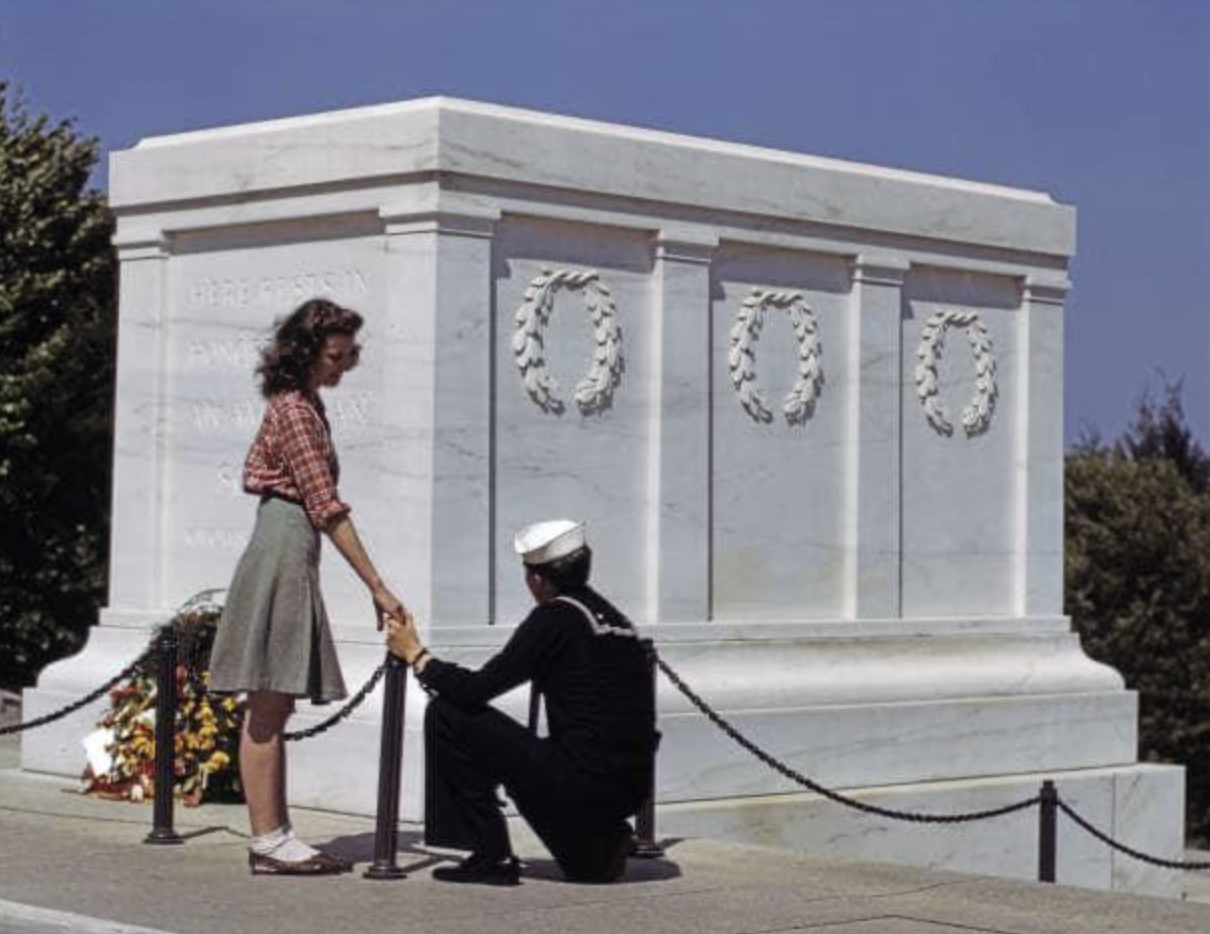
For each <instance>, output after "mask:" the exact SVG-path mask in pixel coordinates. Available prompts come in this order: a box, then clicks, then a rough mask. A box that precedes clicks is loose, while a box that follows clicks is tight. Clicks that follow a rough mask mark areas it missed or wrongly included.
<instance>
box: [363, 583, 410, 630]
mask: <svg viewBox="0 0 1210 934" xmlns="http://www.w3.org/2000/svg"><path fill="white" fill-rule="evenodd" d="M370 593H371V595H372V596H373V598H374V613H375V615H376V616H377V617H378V631H379V632H382V624H383V622H384V621H385V620H386V619H387V618H388V617H389V618H391V619H395V620H398V621H399V622H401V623H410V622H411V621H412V614H411V613H409V612H408V608H407V607H406V606H404V605H403V603H402V601H400V599H399V598H398V597H396V596H395V595H394V594H393V593H391V591H390V590H388V589H387V587H386V585H385V584H380V585H379V586H377V587H375V588H373V590H371V591H370Z"/></svg>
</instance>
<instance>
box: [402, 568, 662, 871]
mask: <svg viewBox="0 0 1210 934" xmlns="http://www.w3.org/2000/svg"><path fill="white" fill-rule="evenodd" d="M581 607H582V608H583V610H587V614H586V613H585V612H584V611H583V610H582V609H581ZM419 678H420V681H421V683H422V684H424V686H425V687H427V688H429V689H430V690H431V691H432V692H434V693H435V695H436V696H435V697H434V698H432V699H431V700H430V702H429V706H428V711H427V713H426V716H425V748H426V798H425V839H426V840H427V842H428V843H429V844H431V845H434V846H448V847H456V848H461V849H470V850H473V851H474V852H477V853H484V854H486V855H489V856H493V857H502V856H504V855H506V854H508V853H509V852H510V846H509V842H508V831H507V828H506V826H505V823H504V818H503V815H502V814H501V812H500V805H499V801H498V798H497V796H496V789H497V788H498V787H499V786H500V785H503V786H504V787H505V789H506V790H507V791H508V795H509V797H510V798H512V800H513V802H514V803H515V804H516V805H517V809H518V810H519V811H520V812H521V815H522V816H523V817H524V818H525V819H526V820H527V821H528V822H529V823H530V825H531V826H532V827H533V828H534V831H535V832H536V833H537V834H538V836H539V837H540V838H541V839H542V841H543V843H545V844H546V846H547V848H548V849H549V850H550V852H551V854H552V855H553V856H554V857H555V859H556V860H557V861H558V863H559V865H560V867H561V868H562V869H563V871H564V872H565V873H566V874H567V875H568V877H569V878H573V879H580V880H585V881H592V880H594V879H597V880H599V879H600V877H601V874H602V873H603V872H605V871H606V869H607V866H608V863H609V861H610V859H611V858H612V857H613V856H614V854H615V853H616V851H617V849H618V846H619V841H620V840H621V839H622V838H624V837H625V838H628V837H629V833H630V832H629V828H628V827H627V825H626V824H625V823H624V821H625V819H626V818H627V817H630V816H631V815H633V814H634V813H635V812H636V811H637V810H638V809H639V807H640V805H641V804H642V802H643V799H644V798H645V796H646V794H647V791H648V788H649V786H650V782H651V778H652V770H653V769H654V762H655V748H656V745H657V743H658V738H659V734H658V733H657V732H656V730H655V710H654V699H653V697H652V692H651V683H650V673H649V668H648V661H647V657H646V650H645V648H644V646H643V644H642V643H640V642H639V640H638V638H637V636H636V634H635V630H634V627H633V625H632V624H631V623H630V621H629V620H628V619H626V617H625V616H624V615H623V614H622V613H621V612H619V611H618V610H617V609H616V608H615V607H614V606H613V605H612V604H610V603H609V602H608V601H607V600H605V599H604V598H603V597H601V596H600V595H599V594H598V593H596V592H595V591H594V590H592V589H591V588H588V587H584V588H580V589H577V590H575V591H571V592H569V593H567V594H563V595H560V597H558V598H556V599H555V600H552V601H550V602H548V603H546V604H543V605H541V606H538V607H536V608H535V609H534V610H533V612H531V613H530V614H529V616H528V617H527V618H526V619H525V621H524V622H523V623H521V625H520V626H518V627H517V629H516V631H515V632H514V633H513V635H512V637H511V638H510V639H509V641H508V643H507V644H506V645H505V646H504V648H503V649H502V650H501V651H500V653H499V654H497V655H496V656H494V657H493V658H491V659H490V660H489V661H488V662H487V663H486V664H485V665H484V666H483V667H482V668H480V669H479V670H478V671H471V670H469V669H466V668H463V667H461V666H459V665H456V664H454V663H452V662H446V661H442V660H440V659H431V660H430V661H429V663H428V664H427V665H426V666H425V669H424V672H423V673H422V674H421V675H420V676H419ZM527 681H532V682H533V684H534V685H535V686H536V688H537V689H538V690H539V691H540V692H541V693H542V695H543V697H544V699H545V702H546V718H547V724H548V727H549V735H548V736H547V737H544V738H539V737H536V736H534V735H533V734H532V733H530V732H529V730H528V729H526V728H525V727H523V726H522V725H521V724H519V723H517V722H516V721H515V720H513V719H511V718H510V717H507V716H505V715H504V714H502V713H500V712H499V711H498V710H496V709H495V708H493V707H491V706H489V705H488V701H490V700H492V699H493V698H495V697H497V696H499V695H500V694H503V693H505V692H506V691H509V690H511V689H512V688H515V687H517V686H518V685H521V684H524V683H525V682H527Z"/></svg>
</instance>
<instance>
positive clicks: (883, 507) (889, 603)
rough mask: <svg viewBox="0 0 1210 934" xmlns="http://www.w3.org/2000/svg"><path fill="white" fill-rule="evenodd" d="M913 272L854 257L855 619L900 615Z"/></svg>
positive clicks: (850, 511) (851, 469)
mask: <svg viewBox="0 0 1210 934" xmlns="http://www.w3.org/2000/svg"><path fill="white" fill-rule="evenodd" d="M907 271H908V264H907V263H906V262H904V261H901V260H899V259H897V258H895V257H891V256H872V255H862V256H858V257H857V258H856V259H855V260H854V262H853V289H852V299H851V301H852V314H851V315H850V318H849V326H850V331H849V343H848V347H849V359H848V360H847V361H846V366H847V369H848V370H849V372H850V373H852V374H855V375H854V377H853V381H852V392H850V394H849V411H848V417H847V423H848V426H849V430H848V438H847V440H846V444H845V450H846V457H847V460H848V464H847V467H848V469H847V470H846V472H845V474H846V477H847V478H848V487H847V491H848V492H847V497H846V500H847V502H846V507H847V508H846V516H847V522H846V525H847V535H846V538H847V541H848V556H849V561H848V575H847V587H846V599H845V607H846V611H847V612H846V616H849V617H850V618H854V619H888V618H893V617H897V616H899V614H900V605H901V580H900V552H901V534H900V522H901V516H900V495H901V488H902V482H901V477H900V469H901V467H900V450H899V445H900V432H901V430H902V426H901V423H900V419H901V414H900V412H901V404H900V399H901V394H902V376H901V372H900V370H901V363H900V361H901V357H902V352H901V346H900V344H901V334H902V314H903V313H902V293H903V281H904V278H905V277H906V275H907Z"/></svg>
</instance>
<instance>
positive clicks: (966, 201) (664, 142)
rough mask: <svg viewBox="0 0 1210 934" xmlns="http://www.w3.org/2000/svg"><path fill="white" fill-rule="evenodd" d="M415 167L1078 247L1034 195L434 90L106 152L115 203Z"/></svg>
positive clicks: (765, 213) (1054, 212) (1035, 246)
mask: <svg viewBox="0 0 1210 934" xmlns="http://www.w3.org/2000/svg"><path fill="white" fill-rule="evenodd" d="M200 166H201V167H205V170H204V171H203V170H201V169H199V167H200ZM423 172H437V173H454V174H457V175H462V176H469V177H478V178H484V179H497V180H503V181H515V182H522V183H529V184H535V185H543V186H548V187H553V188H558V189H564V190H575V191H581V192H591V193H595V194H598V195H605V196H609V197H611V198H616V199H618V200H619V201H626V200H633V199H643V200H645V201H649V202H655V203H661V204H675V205H682V206H686V207H710V208H712V209H714V210H727V211H738V212H742V213H745V214H750V215H755V216H762V217H776V218H783V219H791V220H802V221H811V222H816V223H821V224H826V225H835V226H844V227H854V228H858V229H864V230H879V231H891V232H900V233H911V234H915V235H921V234H923V235H925V236H929V237H934V238H937V239H944V240H954V241H961V242H967V243H977V244H982V245H985V246H992V247H997V248H1006V249H1014V250H1023V251H1028V252H1036V253H1042V254H1047V255H1052V256H1069V255H1071V254H1072V253H1073V252H1074V249H1075V211H1074V209H1072V208H1070V207H1068V206H1065V205H1061V204H1058V203H1056V202H1055V201H1053V200H1052V199H1051V198H1050V197H1049V196H1048V195H1046V194H1044V193H1041V192H1035V191H1025V190H1020V189H1014V188H1008V187H1004V186H999V185H989V184H982V183H976V182H967V181H961V180H956V179H950V178H944V177H941V176H934V175H927V174H924V173H918V172H907V171H902V170H895V169H885V168H879V167H875V166H869V165H863V164H859V163H854V162H845V161H841V160H837V159H828V158H822V157H818V156H810V155H804V154H799V153H792V152H785V151H780V150H773V149H762V148H759V147H756V146H749V145H744V144H739V143H731V142H722V141H718V140H711V139H703V138H698V137H690V136H684V135H679V134H675V133H668V132H663V131H657V130H647V129H639V128H634V127H627V126H621V125H616V124H608V123H601V122H596V121H589V120H580V119H574V118H569V117H561V116H553V115H547V114H541V113H536V112H533V111H527V110H521V109H516V108H509V107H500V106H495V105H491V104H481V103H474V102H469V101H461V100H456V99H452V98H444V97H433V98H425V99H420V100H413V101H406V102H402V103H398V104H390V105H384V106H378V107H365V108H357V109H352V110H346V111H339V112H334V113H325V114H316V115H312V116H307V117H297V118H291V119H287V120H273V121H266V122H263V123H254V124H247V125H244V126H241V127H227V128H218V129H212V130H202V131H197V132H190V133H183V134H179V135H175V136H162V137H152V138H149V139H145V140H142V141H141V142H140V143H139V144H138V145H136V146H135V147H134V148H133V149H130V150H125V151H122V152H117V153H114V154H113V155H112V157H111V169H110V201H111V204H112V205H113V206H114V207H115V208H117V209H123V208H130V207H137V206H146V205H152V204H156V203H161V202H167V201H177V202H180V201H189V200H196V199H205V198H214V197H222V196H226V195H232V194H240V195H243V196H245V197H246V196H250V195H253V194H255V193H257V192H261V191H266V190H278V191H285V190H291V189H298V188H301V187H307V186H316V185H329V184H340V183H345V182H349V181H353V180H357V179H362V180H369V179H374V178H384V177H398V176H401V175H407V174H413V173H423Z"/></svg>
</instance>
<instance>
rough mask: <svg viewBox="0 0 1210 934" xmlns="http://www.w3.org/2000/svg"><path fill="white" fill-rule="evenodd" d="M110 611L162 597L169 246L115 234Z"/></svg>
mask: <svg viewBox="0 0 1210 934" xmlns="http://www.w3.org/2000/svg"><path fill="white" fill-rule="evenodd" d="M114 245H115V247H117V251H118V260H119V263H120V266H119V276H118V282H119V290H118V308H119V323H118V347H117V392H116V399H115V415H114V467H113V470H114V476H113V490H114V494H113V496H114V502H113V520H112V525H111V530H110V564H109V609H110V611H140V610H141V611H152V612H157V611H159V610H161V609H162V608H163V606H164V603H165V592H164V572H165V568H164V548H163V515H164V508H163V506H164V503H163V501H164V470H165V434H166V413H165V379H166V376H167V367H166V366H165V324H164V321H165V318H166V315H167V301H168V260H169V256H170V254H169V243H168V241H167V239H166V238H165V237H164V236H163V235H162V234H160V233H159V232H154V233H139V234H137V235H134V234H129V233H125V232H121V231H120V232H119V234H118V236H116V237H115V238H114Z"/></svg>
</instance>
